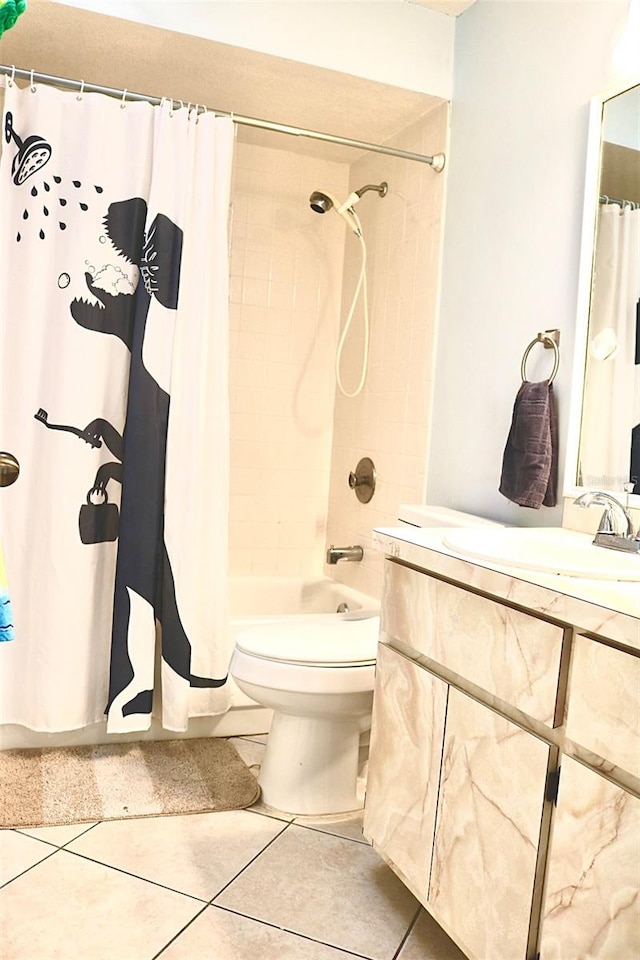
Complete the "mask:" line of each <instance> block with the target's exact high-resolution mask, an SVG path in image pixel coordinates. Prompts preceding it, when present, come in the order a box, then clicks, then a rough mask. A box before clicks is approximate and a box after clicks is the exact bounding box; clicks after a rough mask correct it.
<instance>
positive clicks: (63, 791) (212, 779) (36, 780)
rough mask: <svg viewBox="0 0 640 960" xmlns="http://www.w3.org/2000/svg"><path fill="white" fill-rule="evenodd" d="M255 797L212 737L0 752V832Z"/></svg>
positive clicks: (189, 809)
mask: <svg viewBox="0 0 640 960" xmlns="http://www.w3.org/2000/svg"><path fill="white" fill-rule="evenodd" d="M259 794H260V789H259V787H258V784H257V782H256V779H255V777H254V776H253V775H252V774H251V773H250V772H249V770H248V768H247V767H246V765H245V764H244V762H243V761H242V760H241V759H240V757H239V755H238V753H237V751H236V750H235V748H234V747H233V746H232V745H231V744H230V743H228V742H227V741H226V740H221V739H216V738H213V737H211V738H203V739H197V740H154V741H144V742H137V743H113V744H107V745H101V746H95V747H60V748H46V749H35V750H4V751H1V752H0V827H27V826H29V827H42V826H53V825H57V824H67V823H84V822H89V821H91V822H93V821H97V820H116V819H126V818H129V817H155V816H162V815H167V814H181V813H205V812H211V811H216V810H241V809H243V808H244V807H248V806H251V804H252V803H255V801H256V800H257V799H258V797H259Z"/></svg>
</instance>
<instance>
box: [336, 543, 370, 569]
mask: <svg viewBox="0 0 640 960" xmlns="http://www.w3.org/2000/svg"><path fill="white" fill-rule="evenodd" d="M363 556H364V550H363V549H362V547H359V546H355V547H334V545H333V544H331V546H330V547H329V549H328V550H327V563H332V564H333V563H337V562H338V560H362V557H363Z"/></svg>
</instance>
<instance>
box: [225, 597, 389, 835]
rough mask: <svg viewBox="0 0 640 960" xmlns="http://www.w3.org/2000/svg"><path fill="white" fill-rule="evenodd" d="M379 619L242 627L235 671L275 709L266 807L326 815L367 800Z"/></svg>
mask: <svg viewBox="0 0 640 960" xmlns="http://www.w3.org/2000/svg"><path fill="white" fill-rule="evenodd" d="M379 629H380V618H379V617H378V616H372V615H368V616H366V617H365V618H363V619H357V614H355V615H354V614H344V615H342V616H327V615H320V616H315V617H314V616H308V617H304V618H299V619H297V620H290V621H286V620H278V621H274V622H272V623H269V624H260V625H259V626H255V627H250V628H248V629H247V630H243V631H241V632H240V633H239V634H238V636H237V638H236V648H235V650H234V653H233V657H232V659H231V666H230V672H231V675H232V677H233V678H234V680H235V682H236V683H237V685H238V686H239V687H240V689H241V690H242V691H243V692H244V693H246V694H247V696H249V697H251V698H252V699H253V700H255V701H256V702H257V703H259V704H261V705H262V706H265V707H270V708H271V709H272V710H273V720H272V723H271V730H270V732H269V737H268V739H267V748H266V751H265V756H264V760H263V762H262V766H261V768H260V775H259V777H258V782H259V784H260V787H261V790H262V800H263V802H264V803H265V804H267V806H270V807H274V808H275V809H276V810H282V811H285V812H287V813H293V814H301V815H315V816H323V815H329V814H338V813H347V812H349V811H352V810H357V809H359V808H360V807H361V806H362V799H361V798H359V797H358V792H357V785H358V762H359V749H360V738H361V734H362V733H364V732H365V731H367V730H368V729H369V727H370V726H371V708H372V703H373V683H374V674H375V663H376V649H377V644H378V633H379Z"/></svg>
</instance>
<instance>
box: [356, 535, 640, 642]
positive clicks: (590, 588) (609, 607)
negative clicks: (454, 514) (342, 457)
mask: <svg viewBox="0 0 640 960" xmlns="http://www.w3.org/2000/svg"><path fill="white" fill-rule="evenodd" d="M447 533H451V530H449V529H448V528H446V527H411V526H399V527H379V528H377V529H376V530H374V545H375V546H376V547H377V548H378V549H379V550H380V551H381V552H383V553H385V554H386V555H387V556H390V557H393V558H395V559H397V560H403V561H405V562H406V563H410V564H411V565H413V566H416V567H419V568H421V569H424V570H426V571H428V572H431V573H434V574H437V575H439V576H443V577H446V578H448V579H451V580H454V581H457V582H458V583H460V584H462V585H466V586H469V587H471V588H472V589H475V590H480V591H481V592H483V593H487V594H490V595H492V596H495V597H496V598H499V599H502V600H507V601H509V602H511V603H515V604H517V605H518V606H522V607H525V608H527V609H530V610H531V611H532V612H536V613H540V614H543V615H544V616H548V617H550V618H552V619H557V620H560V621H562V622H564V623H567V624H570V625H571V626H573V627H575V628H577V629H578V630H582V631H585V632H588V633H597V634H598V635H601V636H603V637H605V638H607V639H610V640H613V641H615V642H617V643H623V644H625V645H626V646H630V647H632V648H634V649H636V650H639V651H640V582H637V581H636V582H628V581H618V580H613V581H612V580H593V579H590V580H587V579H583V578H581V577H568V576H561V575H558V574H553V573H543V572H540V571H538V570H529V569H525V568H515V567H508V566H500V565H497V564H496V563H495V562H494V561H489V560H480V559H473V560H472V559H470V558H469V557H465V556H463V555H462V554H460V553H456V552H455V551H453V550H451V549H450V548H449V547H447V546H446V545H445V544H444V543H443V537H445V536H446V535H447ZM571 534H572V531H567V535H571ZM558 535H559V536H562V528H558Z"/></svg>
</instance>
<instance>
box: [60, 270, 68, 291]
mask: <svg viewBox="0 0 640 960" xmlns="http://www.w3.org/2000/svg"><path fill="white" fill-rule="evenodd" d="M70 283H71V277H70V276H69V274H68V273H61V274H60V276H59V277H58V286H59V287H60V289H61V290H64V288H65V287H68V286H69V284H70Z"/></svg>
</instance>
